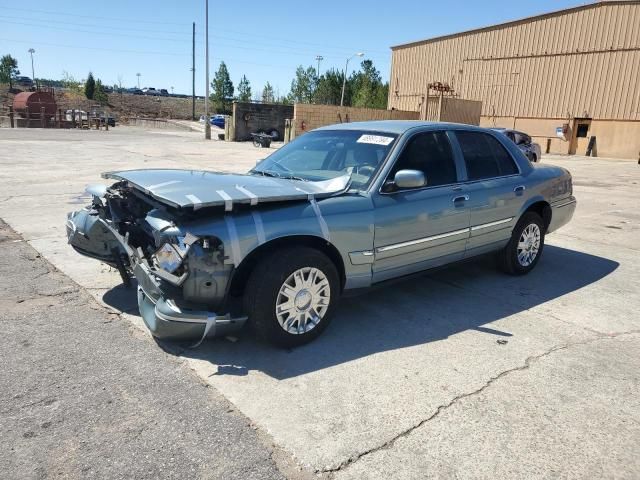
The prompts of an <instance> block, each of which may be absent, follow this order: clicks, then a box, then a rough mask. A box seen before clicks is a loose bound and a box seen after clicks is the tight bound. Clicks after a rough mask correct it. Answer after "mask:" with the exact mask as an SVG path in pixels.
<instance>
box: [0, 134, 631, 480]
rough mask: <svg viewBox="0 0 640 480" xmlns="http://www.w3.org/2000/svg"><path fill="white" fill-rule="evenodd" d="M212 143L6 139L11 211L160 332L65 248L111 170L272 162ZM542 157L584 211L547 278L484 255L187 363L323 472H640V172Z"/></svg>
mask: <svg viewBox="0 0 640 480" xmlns="http://www.w3.org/2000/svg"><path fill="white" fill-rule="evenodd" d="M200 137H201V135H199V134H192V133H189V132H170V131H162V132H151V131H142V130H140V129H125V128H116V129H113V130H111V131H109V132H93V131H92V132H58V131H38V132H37V133H34V131H18V130H16V131H9V132H8V133H7V130H4V131H1V130H0V139H1V140H2V143H3V149H2V153H0V165H2V170H1V171H0V181H2V183H3V189H2V194H1V195H2V199H5V200H4V201H2V202H0V217H2V218H4V219H5V220H6V221H7V222H8V223H9V224H10V225H11V226H12V227H13V228H15V229H16V230H17V231H18V232H19V233H20V234H21V235H22V236H23V237H24V238H25V239H26V240H27V241H28V242H29V243H30V244H31V245H32V246H33V247H35V248H36V249H37V250H38V251H40V252H41V253H42V255H43V256H45V257H46V258H47V259H48V260H50V261H51V262H52V263H53V264H54V265H55V266H56V267H58V268H59V269H61V270H62V271H63V272H64V273H66V274H67V275H69V276H70V277H71V278H72V279H73V280H75V281H76V282H77V283H78V284H79V285H81V286H82V287H84V288H86V289H87V291H88V292H89V293H90V294H91V295H92V296H93V297H94V298H96V299H97V300H98V301H100V302H101V303H103V304H104V305H105V306H107V307H108V308H111V309H113V311H114V312H117V313H120V312H125V313H122V314H121V315H120V317H121V318H122V319H124V320H126V321H130V322H131V323H132V324H133V325H134V326H137V327H140V328H141V330H140V332H141V333H142V334H146V333H145V332H144V329H143V327H142V322H141V320H140V318H139V316H137V311H136V305H135V295H134V293H133V292H132V291H130V290H127V289H125V288H123V287H121V286H119V285H118V284H119V279H118V276H117V273H116V272H113V271H111V269H109V268H108V267H105V266H104V265H100V264H98V263H97V262H94V261H92V260H89V259H84V258H81V257H79V256H78V255H77V254H75V253H74V252H73V251H72V250H71V249H70V248H69V247H68V246H67V245H66V242H65V239H64V215H65V213H66V212H67V211H69V210H71V209H74V208H79V207H80V206H82V205H83V204H84V203H85V202H86V201H87V196H86V195H83V193H82V192H83V189H84V187H85V185H86V184H87V183H95V182H100V179H99V173H100V172H102V171H105V170H115V169H119V168H140V167H151V166H165V167H186V168H208V169H216V170H227V171H246V170H247V169H248V168H250V167H251V166H252V165H253V164H255V161H256V160H257V159H258V158H261V157H262V156H264V155H265V151H264V150H262V149H255V148H253V147H252V146H250V145H246V144H230V143H225V142H211V143H206V142H203V141H202V140H201V138H200ZM16 158H19V159H20V161H19V162H16V161H15V159H16ZM543 161H545V162H549V163H555V164H559V165H561V166H565V167H567V168H569V169H570V170H571V171H572V173H573V175H574V183H575V194H576V196H577V197H578V201H579V205H578V211H577V213H576V216H575V218H574V220H573V222H572V223H571V224H570V225H568V226H567V227H565V228H564V229H563V230H561V231H559V232H557V233H554V234H552V235H550V236H549V237H547V244H548V245H547V248H546V249H545V252H544V256H543V258H542V259H541V261H540V263H539V265H538V267H537V268H536V270H535V271H534V272H532V274H530V275H528V276H526V277H524V278H513V277H507V276H504V275H502V274H500V273H498V272H496V271H495V269H494V268H493V265H492V262H491V261H490V259H481V260H478V261H476V262H473V263H470V264H466V265H461V266H456V267H453V268H449V269H446V270H442V271H438V272H435V273H431V274H428V275H425V276H423V277H421V278H417V279H413V280H412V281H410V282H400V283H397V284H394V285H388V286H385V287H384V288H378V289H376V290H374V291H373V292H371V293H369V294H365V295H361V296H358V297H353V298H347V299H344V300H343V302H342V303H341V305H340V308H339V309H338V311H337V316H336V318H335V321H334V323H333V324H332V325H331V327H330V328H329V329H328V330H327V331H326V332H325V334H324V335H323V336H322V337H321V338H320V339H318V340H317V341H316V342H314V343H312V344H310V345H307V346H305V347H303V348H299V349H296V350H293V351H280V350H274V349H273V348H271V347H269V346H267V345H264V344H261V343H259V342H257V341H256V340H255V339H254V338H253V337H252V336H251V335H250V334H248V333H247V334H242V335H240V337H239V340H238V341H237V342H230V341H228V340H225V339H219V340H214V341H209V342H206V344H205V345H203V346H202V347H201V348H200V349H198V350H193V351H176V352H175V355H176V356H177V357H179V358H180V359H183V360H184V361H185V364H186V365H188V366H189V368H191V369H192V370H193V371H194V372H195V373H196V374H197V375H198V376H199V377H200V378H201V379H202V380H203V381H204V382H206V383H207V384H208V385H210V386H212V387H214V388H215V389H216V390H217V391H219V392H220V393H221V394H222V395H224V396H225V397H226V398H227V399H228V400H229V401H230V402H232V403H233V404H234V405H235V406H236V407H237V408H238V409H239V410H240V411H241V412H242V413H243V414H244V415H246V416H247V417H248V418H250V419H251V421H252V422H253V423H254V424H255V425H256V426H257V427H259V429H260V431H262V432H265V433H266V434H267V435H268V436H270V438H272V439H273V441H274V442H275V444H276V445H278V446H280V447H282V449H283V450H284V451H285V452H286V454H287V455H291V456H292V458H293V459H294V461H295V462H297V463H299V464H300V465H301V466H303V467H304V468H305V469H306V470H307V471H308V472H312V473H313V472H316V473H318V474H321V475H324V476H329V477H334V478H337V479H339V478H343V477H344V478H425V477H440V478H446V477H460V478H477V477H485V478H488V477H492V478H493V477H496V476H506V477H508V478H513V477H528V478H551V477H557V476H561V477H565V478H585V477H594V476H595V477H617V478H637V477H638V475H640V467H639V465H638V463H637V460H635V458H634V456H633V453H634V452H636V451H638V450H639V448H638V447H640V432H638V422H639V419H640V407H639V405H638V401H637V400H636V399H635V397H637V396H638V395H637V393H638V391H639V390H640V389H639V388H638V383H639V380H638V379H639V374H638V373H637V372H638V371H640V370H639V369H638V367H639V366H640V360H639V359H640V356H639V355H638V353H639V352H638V342H639V338H638V336H639V334H638V330H639V329H640V318H639V317H638V314H637V311H638V307H639V306H640V293H639V292H640V288H638V287H640V272H639V271H638V269H637V259H638V250H639V247H638V246H637V238H638V232H639V231H640V215H639V214H638V213H637V211H635V210H634V209H633V206H634V205H636V206H637V205H638V204H640V194H639V191H638V183H639V182H640V168H639V167H638V166H637V165H636V164H635V162H630V161H623V160H611V159H593V158H584V157H572V158H562V157H548V158H547V157H545V158H544V159H543ZM0 200H1V199H0ZM149 341H151V340H149ZM634 394H635V395H634Z"/></svg>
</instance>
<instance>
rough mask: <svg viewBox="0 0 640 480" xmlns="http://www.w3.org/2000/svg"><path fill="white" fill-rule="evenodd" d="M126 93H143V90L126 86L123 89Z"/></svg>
mask: <svg viewBox="0 0 640 480" xmlns="http://www.w3.org/2000/svg"><path fill="white" fill-rule="evenodd" d="M125 92H126V93H129V94H131V95H144V92H143V91H142V90H140V89H139V88H135V87H134V88H127V89H126V90H125Z"/></svg>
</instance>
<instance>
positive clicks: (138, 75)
mask: <svg viewBox="0 0 640 480" xmlns="http://www.w3.org/2000/svg"><path fill="white" fill-rule="evenodd" d="M136 77H138V89H139V88H140V74H139V73H136Z"/></svg>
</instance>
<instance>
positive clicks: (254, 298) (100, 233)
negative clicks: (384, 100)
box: [67, 121, 576, 347]
mask: <svg viewBox="0 0 640 480" xmlns="http://www.w3.org/2000/svg"><path fill="white" fill-rule="evenodd" d="M103 177H104V178H106V179H110V180H113V181H114V182H115V183H113V184H111V185H110V186H104V185H93V186H90V187H88V189H87V191H88V192H89V193H90V194H91V195H92V197H93V200H92V203H91V205H89V206H87V207H86V208H85V209H82V210H80V211H77V212H72V213H70V214H69V215H68V219H67V235H68V239H69V243H70V244H71V245H72V246H73V248H74V249H75V250H76V251H78V252H79V253H81V254H82V255H86V256H88V257H91V258H94V259H97V260H100V261H102V262H104V263H107V264H109V265H111V266H113V267H114V268H117V269H118V271H119V272H120V274H121V275H122V278H123V281H125V282H129V281H130V279H131V278H135V280H136V281H137V286H138V304H139V309H140V314H141V316H142V318H143V320H144V322H145V324H146V325H147V326H148V328H149V330H150V331H151V333H152V334H153V335H154V336H155V337H157V338H160V339H168V340H186V339H193V340H194V341H196V342H198V343H200V342H201V341H203V340H204V339H205V338H207V337H213V336H215V335H220V334H227V333H230V332H232V331H234V330H237V329H239V328H241V327H242V326H243V325H244V324H245V323H247V322H248V323H250V324H251V325H252V326H253V328H254V330H255V331H256V332H257V333H258V334H259V335H260V336H261V337H263V338H265V339H267V340H269V341H271V342H273V343H275V344H277V345H280V346H286V347H291V346H297V345H301V344H303V343H306V342H308V341H310V340H312V339H314V338H316V337H317V336H318V335H319V334H320V333H322V331H323V330H324V329H325V328H326V327H327V325H328V324H329V321H330V319H331V316H332V313H333V310H334V309H335V308H336V305H337V302H338V300H339V298H340V297H341V295H343V294H344V293H346V292H348V291H353V290H356V289H362V288H364V287H369V286H371V285H372V284H376V283H380V282H384V281H386V280H390V279H392V278H396V277H401V276H405V275H409V274H413V273H416V272H420V271H423V270H428V269H430V268H433V267H439V266H442V265H445V264H449V263H453V262H458V261H461V260H464V259H467V258H470V257H474V256H477V255H481V254H487V253H493V254H495V255H496V257H497V259H498V263H499V265H500V267H501V268H502V269H503V270H504V271H505V272H507V273H510V274H515V275H521V274H525V273H528V272H529V271H531V270H532V269H533V268H534V267H535V266H536V264H537V263H538V261H539V259H540V256H541V255H542V252H543V247H544V239H545V235H546V234H548V233H550V232H553V231H554V230H556V229H558V228H559V227H561V226H562V225H564V224H566V223H567V222H568V221H569V220H570V219H571V217H572V215H573V212H574V210H575V207H576V200H575V198H574V197H573V192H572V180H571V175H570V174H569V172H568V171H566V170H564V169H562V168H558V167H553V166H550V165H539V164H536V165H532V164H531V163H530V162H529V161H528V159H527V158H526V157H525V156H524V155H523V154H522V152H521V151H520V150H519V149H518V147H517V146H516V145H515V144H513V142H510V141H509V140H508V139H507V138H506V137H505V136H504V135H501V134H499V133H496V132H492V131H490V130H486V129H481V128H477V127H472V126H468V125H456V124H445V123H428V122H419V121H382V122H361V123H348V124H341V125H333V126H328V127H323V128H320V129H317V130H314V131H312V132H309V133H307V134H305V135H302V136H301V137H299V138H297V139H296V140H294V141H293V142H291V143H289V144H287V145H285V146H283V147H282V148H280V149H279V150H277V151H275V152H274V153H273V154H272V155H270V156H269V157H267V158H266V159H264V160H263V161H261V162H260V163H259V164H258V165H256V167H255V168H253V169H252V170H251V171H249V172H248V173H246V174H229V173H218V172H213V171H194V170H171V169H155V170H132V171H119V172H108V173H105V174H103Z"/></svg>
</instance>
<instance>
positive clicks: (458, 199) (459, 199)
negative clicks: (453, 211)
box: [453, 195, 469, 203]
mask: <svg viewBox="0 0 640 480" xmlns="http://www.w3.org/2000/svg"><path fill="white" fill-rule="evenodd" d="M467 200H469V195H460V196H459V197H455V198H454V199H453V203H457V202H466V201H467Z"/></svg>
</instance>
